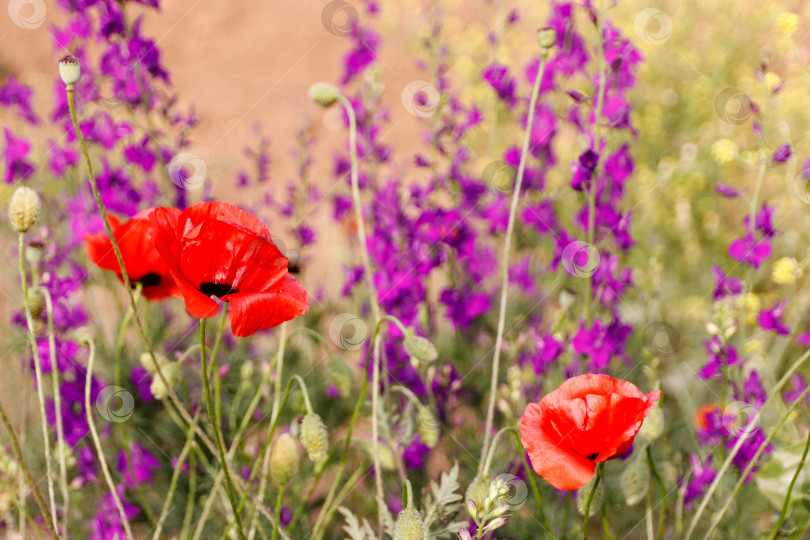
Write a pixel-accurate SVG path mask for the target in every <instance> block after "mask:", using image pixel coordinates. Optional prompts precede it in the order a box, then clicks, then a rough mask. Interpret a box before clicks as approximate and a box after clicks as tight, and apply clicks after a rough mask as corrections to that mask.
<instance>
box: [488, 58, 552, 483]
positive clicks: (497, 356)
mask: <svg viewBox="0 0 810 540" xmlns="http://www.w3.org/2000/svg"><path fill="white" fill-rule="evenodd" d="M547 60H548V51H547V50H545V49H544V50H543V55H542V57H541V60H540V69H538V70H537V76H536V77H535V80H534V87H533V88H532V95H531V99H530V100H529V111H528V113H527V119H526V133H525V135H524V137H523V149H522V151H521V153H520V163H519V164H518V170H517V176H516V177H515V185H514V191H513V192H512V203H511V205H510V207H509V221H508V222H507V224H506V237H505V238H504V243H503V261H502V262H501V301H500V308H499V310H498V330H497V333H496V334H495V353H494V355H493V357H492V376H491V377H490V384H489V404H488V405H487V417H486V421H485V423H484V443H483V446H482V447H481V459H480V460H479V462H478V474H479V475H480V474H481V467H482V466H483V464H484V456H486V455H487V454H488V453H489V445H490V440H491V437H492V422H493V421H494V419H495V400H496V398H497V393H498V376H499V371H500V361H501V349H502V348H503V334H504V330H505V328H506V306H507V297H508V295H509V255H510V253H511V250H512V234H513V232H514V229H515V216H516V215H517V207H518V202H519V201H520V191H521V189H523V174H524V173H525V171H526V161H527V160H528V157H529V144H530V143H531V139H532V126H533V125H534V114H535V109H536V107H537V97H538V96H539V94H540V82H541V81H542V80H543V73H544V72H545V70H546V61H547Z"/></svg>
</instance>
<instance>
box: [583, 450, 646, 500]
mask: <svg viewBox="0 0 810 540" xmlns="http://www.w3.org/2000/svg"><path fill="white" fill-rule="evenodd" d="M620 483H621V487H622V494H623V495H624V499H625V500H626V501H627V504H629V505H630V506H633V505H634V504H638V503H639V502H640V501H641V500H642V499H643V498H644V495H646V494H647V487H648V486H649V485H650V468H649V467H648V466H647V463H645V462H644V461H643V460H641V459H634V460H633V461H632V463H630V465H628V466H627V468H626V469H625V470H624V472H623V473H622V478H621V482H620ZM591 504H593V503H591Z"/></svg>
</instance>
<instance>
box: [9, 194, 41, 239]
mask: <svg viewBox="0 0 810 540" xmlns="http://www.w3.org/2000/svg"><path fill="white" fill-rule="evenodd" d="M41 208H42V202H41V201H40V200H39V195H37V192H36V191H34V190H33V189H31V188H27V187H18V188H17V189H16V190H14V194H13V195H12V196H11V202H9V205H8V218H9V221H10V222H11V226H12V227H13V228H14V230H15V231H17V232H18V233H25V232H28V231H30V230H31V227H33V226H34V223H36V221H37V218H38V217H39V211H40V209H41Z"/></svg>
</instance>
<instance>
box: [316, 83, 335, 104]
mask: <svg viewBox="0 0 810 540" xmlns="http://www.w3.org/2000/svg"><path fill="white" fill-rule="evenodd" d="M339 96H340V91H339V90H338V89H337V87H336V86H335V85H334V84H329V83H325V82H318V83H315V84H313V85H312V86H310V87H309V99H311V100H312V101H314V102H315V103H317V104H318V105H320V106H321V107H329V106H330V105H333V104H334V103H335V102H336V101H337V100H338V97H339Z"/></svg>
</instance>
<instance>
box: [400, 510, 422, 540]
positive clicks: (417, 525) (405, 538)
mask: <svg viewBox="0 0 810 540" xmlns="http://www.w3.org/2000/svg"><path fill="white" fill-rule="evenodd" d="M424 537H425V531H424V527H423V526H422V516H420V515H419V512H418V511H417V510H415V509H413V508H406V509H405V510H403V511H402V512H400V513H399V515H398V516H397V522H396V523H395V524H394V540H423V539H424Z"/></svg>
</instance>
